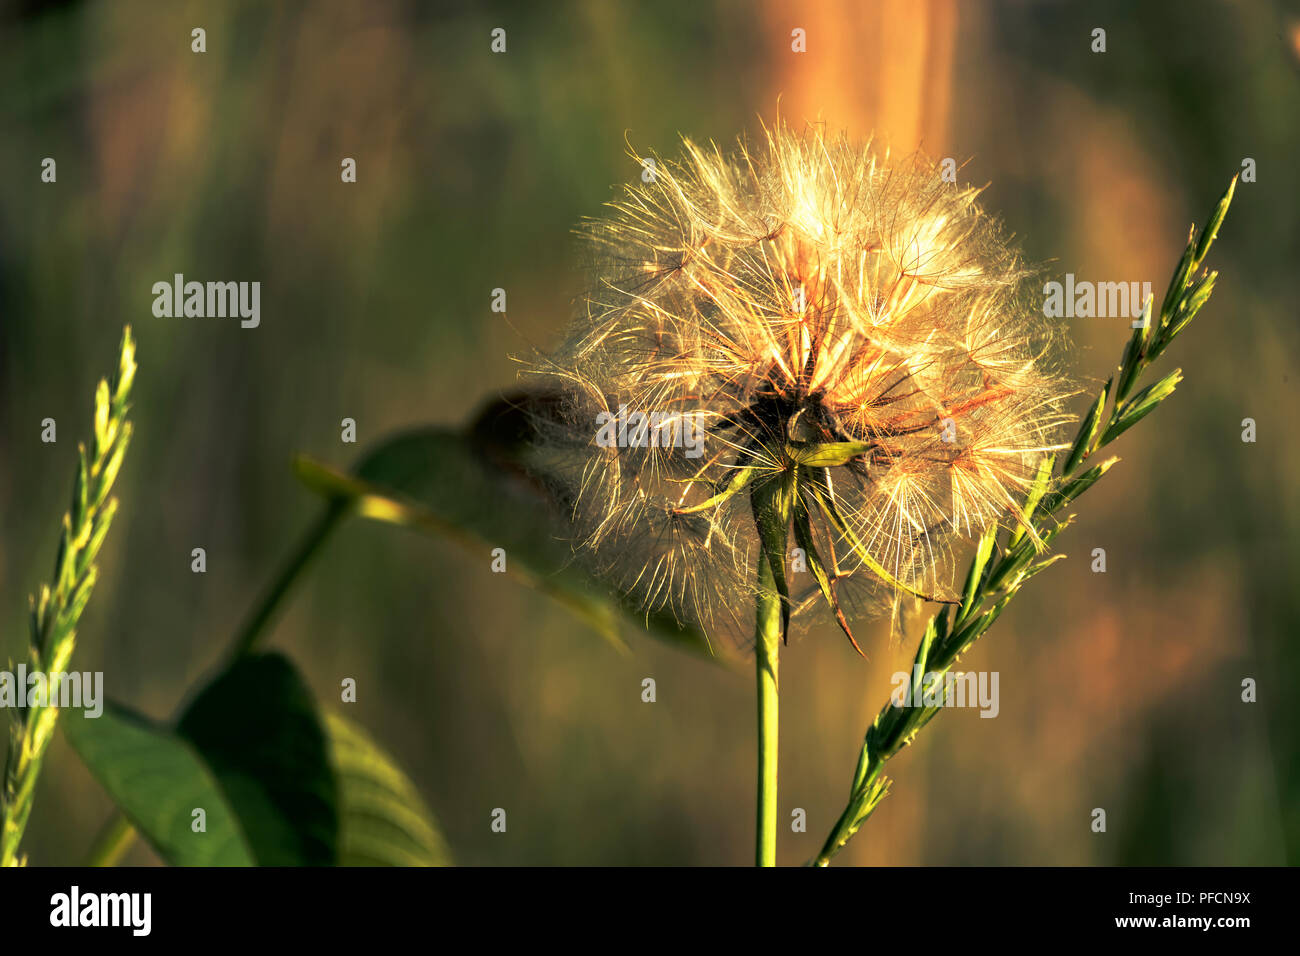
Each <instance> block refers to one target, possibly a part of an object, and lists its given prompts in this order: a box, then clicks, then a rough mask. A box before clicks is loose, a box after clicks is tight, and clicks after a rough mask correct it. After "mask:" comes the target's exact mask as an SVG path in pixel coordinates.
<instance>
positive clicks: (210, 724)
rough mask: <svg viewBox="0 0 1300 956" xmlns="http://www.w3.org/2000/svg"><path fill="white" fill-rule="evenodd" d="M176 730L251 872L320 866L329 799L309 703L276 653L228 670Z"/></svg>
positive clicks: (319, 734)
mask: <svg viewBox="0 0 1300 956" xmlns="http://www.w3.org/2000/svg"><path fill="white" fill-rule="evenodd" d="M177 730H178V731H179V733H180V735H181V737H183V738H184V739H185V740H186V741H188V742H189V743H190V745H191V746H193V747H194V748H195V749H196V750H197V751H198V752H199V754H200V755H201V756H202V757H203V760H204V762H205V763H206V764H207V765H208V767H210V768H211V770H212V773H213V775H214V776H215V777H216V779H217V782H218V783H219V784H220V786H221V789H222V791H223V793H224V794H225V796H226V799H227V801H228V802H229V804H230V806H231V808H232V809H233V810H234V812H235V815H236V816H237V817H238V819H239V823H240V828H241V829H242V830H243V832H244V834H245V836H246V838H247V840H248V844H249V846H250V847H251V849H252V852H253V858H254V859H255V860H256V861H257V863H258V865H259V866H328V865H330V864H332V863H333V862H334V860H335V858H336V855H337V852H336V851H337V842H338V831H339V815H338V792H337V784H336V780H335V777H334V771H333V769H332V767H331V765H330V748H329V742H328V740H327V739H326V737H325V733H324V731H323V730H322V728H321V724H320V720H319V718H318V716H317V713H316V707H315V704H314V703H313V701H312V698H311V694H310V693H309V692H308V690H307V687H306V686H305V685H304V684H303V682H302V680H301V679H300V678H299V677H298V674H297V672H296V671H295V670H294V668H293V665H291V664H290V663H289V661H288V660H287V659H285V658H284V657H283V656H281V655H279V654H259V655H254V656H250V657H245V658H242V659H240V660H239V661H237V662H236V663H234V664H233V665H231V667H230V668H229V669H227V670H226V671H224V672H223V673H222V674H221V675H220V676H218V677H217V679H216V680H214V681H213V682H212V683H211V684H209V685H208V686H207V687H206V688H204V690H203V691H202V692H201V693H200V694H199V696H198V697H197V698H196V699H195V700H194V702H193V703H191V704H190V706H189V707H188V708H187V709H186V711H185V713H184V715H183V716H182V717H181V719H180V723H179V724H178V727H177Z"/></svg>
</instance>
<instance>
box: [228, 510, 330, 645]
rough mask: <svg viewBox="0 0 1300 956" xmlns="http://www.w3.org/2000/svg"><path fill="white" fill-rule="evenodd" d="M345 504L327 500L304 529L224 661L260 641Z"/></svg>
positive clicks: (324, 540) (323, 541) (326, 536)
mask: <svg viewBox="0 0 1300 956" xmlns="http://www.w3.org/2000/svg"><path fill="white" fill-rule="evenodd" d="M347 510H348V506H347V504H346V503H344V502H342V501H337V500H336V501H331V502H330V503H329V507H328V509H327V510H326V512H325V513H324V514H323V515H321V516H320V518H319V519H317V521H316V523H315V524H314V525H312V526H311V528H310V529H308V531H307V534H305V535H304V536H303V538H302V540H301V541H300V542H299V544H298V547H297V548H295V549H294V552H293V554H292V555H291V556H290V557H289V560H288V561H287V562H285V565H284V567H283V568H282V569H281V571H280V573H279V574H278V575H277V576H276V579H275V581H274V582H273V583H272V585H271V586H270V587H269V588H267V591H266V594H265V595H264V596H263V597H262V601H261V603H260V604H259V605H258V606H257V610H256V611H254V612H253V613H252V614H251V615H250V616H249V618H248V620H247V621H246V622H245V624H244V626H243V627H242V628H241V629H240V632H239V636H238V637H236V638H235V640H234V643H233V644H232V645H231V647H230V651H229V653H228V658H229V660H228V663H234V662H235V661H237V660H238V659H239V658H241V657H244V656H245V655H247V654H251V653H252V652H253V651H255V650H256V649H257V645H258V643H259V642H260V641H261V638H262V635H263V633H265V631H266V626H267V625H268V624H269V623H271V621H272V619H273V618H274V617H275V615H276V612H277V611H278V610H279V609H280V604H281V603H282V602H283V601H284V598H285V597H286V596H287V595H288V593H289V591H290V590H292V588H293V586H294V584H296V583H297V581H298V578H300V577H301V576H302V572H303V571H305V570H306V569H307V566H308V565H309V564H311V561H312V558H314V557H315V556H316V555H317V553H319V551H320V549H321V546H322V545H324V544H325V542H326V541H327V540H329V537H330V535H331V533H333V531H334V529H335V527H337V526H338V523H339V521H340V520H341V519H342V518H343V517H344V515H345V514H346V513H347Z"/></svg>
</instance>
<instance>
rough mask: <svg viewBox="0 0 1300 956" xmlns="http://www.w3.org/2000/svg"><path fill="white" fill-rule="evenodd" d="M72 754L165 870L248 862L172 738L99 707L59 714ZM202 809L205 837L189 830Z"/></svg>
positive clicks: (209, 776) (214, 786)
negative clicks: (91, 713)
mask: <svg viewBox="0 0 1300 956" xmlns="http://www.w3.org/2000/svg"><path fill="white" fill-rule="evenodd" d="M62 726H63V730H64V733H65V734H67V737H68V740H69V742H70V743H71V744H72V746H73V749H74V750H76V751H77V754H78V755H79V756H80V757H81V759H82V760H83V761H84V762H85V764H86V766H87V767H88V768H89V769H90V772H91V773H92V774H93V775H94V777H95V779H96V780H98V781H99V783H100V785H101V786H103V788H104V789H105V790H106V791H108V795H109V796H110V797H112V798H113V802H114V803H115V804H117V806H118V808H119V809H120V810H121V811H122V813H123V814H124V815H125V816H126V818H127V819H128V820H129V821H130V822H131V825H132V826H133V827H135V829H136V830H137V831H139V832H140V834H141V835H142V836H143V837H144V838H145V839H146V840H147V841H148V842H149V844H150V846H152V847H153V848H154V850H155V851H157V853H158V855H159V856H160V857H162V858H163V860H165V861H166V862H167V863H170V864H172V865H173V866H251V865H253V862H254V861H253V856H252V853H251V851H250V850H249V848H248V844H247V842H246V840H245V838H244V835H243V832H242V831H241V830H240V827H239V823H238V821H237V820H236V817H235V813H234V811H233V810H232V809H231V807H230V804H229V803H228V802H227V800H226V796H225V794H224V793H223V792H222V790H221V787H220V786H219V785H218V783H217V780H216V777H215V776H214V774H213V773H212V771H211V770H209V769H208V767H207V765H206V764H205V763H204V762H203V761H202V759H200V757H199V755H198V754H197V753H196V752H195V750H194V748H193V747H192V746H191V745H190V744H189V743H188V742H186V741H185V740H183V739H182V738H181V737H180V736H179V735H178V734H177V733H176V732H175V731H173V730H171V729H170V728H167V727H161V726H158V725H157V724H154V723H153V722H151V721H149V720H147V719H145V718H143V717H139V716H137V715H135V714H132V713H130V712H129V711H126V710H122V709H118V708H115V707H113V706H111V705H110V706H107V707H105V708H104V712H103V713H102V714H101V715H100V716H99V717H95V718H90V717H86V716H85V715H84V713H83V712H82V711H80V710H67V711H65V712H64V714H63V721H62ZM196 809H202V810H203V812H204V816H205V820H204V823H205V830H204V832H201V833H195V832H194V830H193V829H192V827H193V822H194V817H193V812H194V810H196Z"/></svg>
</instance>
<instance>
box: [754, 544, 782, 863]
mask: <svg viewBox="0 0 1300 956" xmlns="http://www.w3.org/2000/svg"><path fill="white" fill-rule="evenodd" d="M756 618H757V620H756V623H755V627H754V670H755V675H756V677H757V684H758V815H757V816H758V820H757V824H758V825H757V831H756V833H757V835H756V840H755V847H756V857H757V859H756V861H755V862H756V863H757V865H758V866H776V769H777V743H778V740H777V738H778V727H779V720H778V717H779V715H778V711H777V706H778V698H777V668H778V664H779V659H780V653H781V596H780V595H779V594H777V592H776V588H775V584H774V581H773V577H772V566H771V564H770V563H769V562H768V561H767V560H766V558H760V559H759V562H758V600H757V614H756Z"/></svg>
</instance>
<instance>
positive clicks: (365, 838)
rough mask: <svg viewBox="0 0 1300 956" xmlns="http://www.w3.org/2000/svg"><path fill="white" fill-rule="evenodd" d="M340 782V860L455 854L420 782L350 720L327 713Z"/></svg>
mask: <svg viewBox="0 0 1300 956" xmlns="http://www.w3.org/2000/svg"><path fill="white" fill-rule="evenodd" d="M325 729H326V732H327V733H328V735H329V742H330V753H331V758H332V762H333V766H334V773H335V775H336V777H337V778H338V784H339V845H338V864H339V865H340V866H448V865H450V864H451V854H450V853H449V852H448V850H447V845H446V843H444V842H443V839H442V835H441V834H440V833H439V832H438V827H437V825H436V824H435V823H434V820H433V814H432V813H430V812H429V809H428V807H426V806H425V804H424V801H423V800H422V799H421V797H420V794H419V792H418V791H417V790H416V789H415V785H414V784H413V783H411V781H410V780H409V779H408V778H407V776H406V774H404V773H403V772H402V771H401V769H400V768H399V767H398V766H397V764H396V762H394V761H393V759H392V758H391V757H390V756H389V755H388V754H387V753H385V752H384V751H383V750H382V749H380V747H379V746H378V745H377V744H376V743H375V742H374V741H373V740H372V739H371V738H370V736H369V735H368V734H366V732H365V731H364V730H362V729H361V728H360V727H358V726H356V725H355V724H353V723H352V722H351V721H349V720H347V719H346V718H344V717H340V716H339V715H337V714H328V715H326V718H325Z"/></svg>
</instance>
